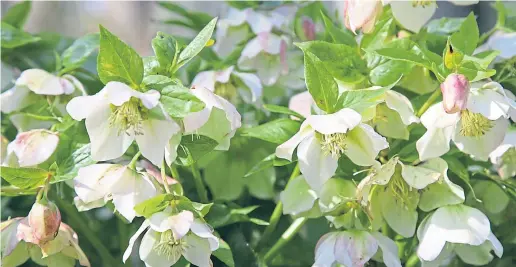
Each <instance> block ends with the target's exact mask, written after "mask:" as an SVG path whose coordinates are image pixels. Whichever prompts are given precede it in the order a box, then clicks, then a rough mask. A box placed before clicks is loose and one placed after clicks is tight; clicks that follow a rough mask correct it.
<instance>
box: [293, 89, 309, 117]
mask: <svg viewBox="0 0 516 267" xmlns="http://www.w3.org/2000/svg"><path fill="white" fill-rule="evenodd" d="M313 103H314V99H313V97H312V95H311V94H310V92H308V91H304V92H302V93H299V94H295V95H294V96H292V97H291V98H290V100H289V102H288V108H289V109H291V110H293V111H295V112H297V113H299V114H301V115H303V116H304V117H305V118H306V117H309V116H310V115H311V113H312V104H313Z"/></svg>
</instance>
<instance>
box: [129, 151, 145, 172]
mask: <svg viewBox="0 0 516 267" xmlns="http://www.w3.org/2000/svg"><path fill="white" fill-rule="evenodd" d="M141 155H142V152H141V151H138V153H136V155H134V157H133V159H132V160H131V162H129V165H127V166H128V167H129V169H133V170H134V168H135V167H136V162H137V161H138V158H139V157H140V156H141Z"/></svg>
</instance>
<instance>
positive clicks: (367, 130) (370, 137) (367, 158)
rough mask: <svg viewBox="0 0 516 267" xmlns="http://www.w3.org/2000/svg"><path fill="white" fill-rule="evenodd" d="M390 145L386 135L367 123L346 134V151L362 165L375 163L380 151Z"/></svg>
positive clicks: (355, 161) (352, 159)
mask: <svg viewBox="0 0 516 267" xmlns="http://www.w3.org/2000/svg"><path fill="white" fill-rule="evenodd" d="M387 147H389V143H388V142H387V140H386V139H385V137H383V136H381V135H379V134H378V133H376V132H375V131H374V130H373V127H371V126H369V125H367V124H363V123H362V124H360V125H359V126H358V127H355V128H353V130H351V131H350V132H349V133H347V135H346V151H345V152H344V153H345V154H346V156H348V158H349V159H350V160H351V161H353V163H355V164H357V165H360V166H370V165H372V164H374V162H375V158H376V156H378V153H379V152H380V151H381V150H383V149H385V148H387Z"/></svg>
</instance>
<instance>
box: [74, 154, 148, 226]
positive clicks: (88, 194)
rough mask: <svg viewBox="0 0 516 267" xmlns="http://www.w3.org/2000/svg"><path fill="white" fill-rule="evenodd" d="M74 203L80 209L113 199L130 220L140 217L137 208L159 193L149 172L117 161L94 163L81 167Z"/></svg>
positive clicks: (121, 212)
mask: <svg viewBox="0 0 516 267" xmlns="http://www.w3.org/2000/svg"><path fill="white" fill-rule="evenodd" d="M74 189H75V193H77V198H76V199H75V204H76V206H77V208H78V209H79V210H81V211H84V210H89V209H93V208H98V207H101V206H103V205H104V204H106V202H107V201H109V200H113V204H114V205H115V208H116V210H117V211H118V212H119V213H120V214H121V215H122V216H124V217H125V218H126V219H127V220H128V221H132V220H133V219H134V217H136V216H139V214H137V213H136V211H135V210H134V207H135V206H136V205H137V204H139V203H141V202H143V201H144V200H147V199H149V198H151V197H153V196H155V195H156V192H157V190H156V188H155V187H154V185H153V184H152V182H151V181H150V179H149V177H147V174H145V173H140V172H137V171H135V170H132V169H130V168H129V167H127V166H122V165H117V164H94V165H90V166H87V167H83V168H80V169H79V172H78V174H77V177H75V178H74Z"/></svg>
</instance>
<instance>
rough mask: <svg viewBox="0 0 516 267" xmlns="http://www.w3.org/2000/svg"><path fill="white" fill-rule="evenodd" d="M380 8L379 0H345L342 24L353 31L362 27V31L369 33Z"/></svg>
mask: <svg viewBox="0 0 516 267" xmlns="http://www.w3.org/2000/svg"><path fill="white" fill-rule="evenodd" d="M382 9H383V5H382V1H380V0H368V1H364V0H345V1H344V24H345V25H346V28H348V29H350V30H351V31H352V32H353V33H356V30H358V29H362V31H363V32H364V33H371V32H372V31H373V29H374V24H375V23H376V20H377V19H378V18H379V17H380V14H381V13H382Z"/></svg>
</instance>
